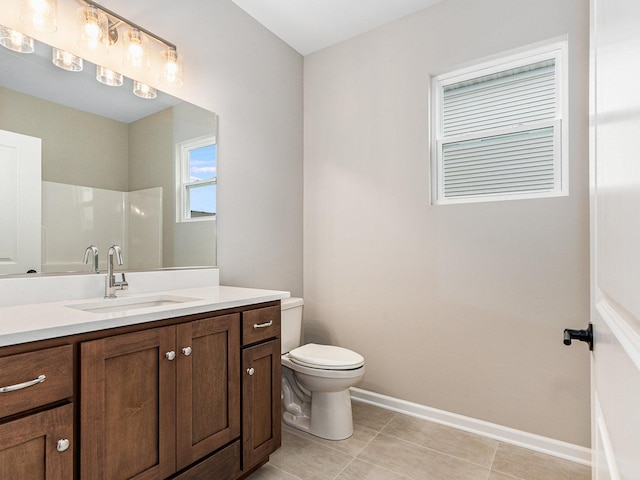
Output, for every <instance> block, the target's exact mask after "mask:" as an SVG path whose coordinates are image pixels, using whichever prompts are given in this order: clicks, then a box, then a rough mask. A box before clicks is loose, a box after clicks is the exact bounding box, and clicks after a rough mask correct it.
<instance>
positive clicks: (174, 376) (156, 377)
mask: <svg viewBox="0 0 640 480" xmlns="http://www.w3.org/2000/svg"><path fill="white" fill-rule="evenodd" d="M239 344H240V341H239V314H237V313H236V314H231V315H224V316H218V317H211V318H206V319H203V320H196V321H193V322H188V323H183V324H178V325H175V326H167V327H161V328H151V329H148V330H143V331H140V332H134V333H128V334H123V335H116V336H113V337H107V338H102V339H98V340H93V341H89V342H83V343H82V345H81V398H82V400H81V409H80V419H81V421H80V422H81V426H80V429H81V430H80V431H81V442H82V444H81V447H80V451H81V460H80V465H81V475H80V478H83V479H84V478H91V479H92V480H94V479H95V480H99V479H119V478H128V479H129V478H131V479H147V478H149V479H151V478H153V479H163V478H167V477H170V476H171V475H173V474H174V473H176V472H177V471H178V470H180V469H182V468H184V467H187V466H188V465H190V464H192V463H194V462H196V461H197V460H199V459H201V458H203V457H205V456H206V455H208V454H210V453H212V452H214V451H215V450H217V449H219V448H221V447H223V446H224V445H226V444H227V443H229V442H230V441H232V440H233V439H236V438H239V436H240V410H239V405H240V380H239V375H238V371H239V361H240V360H239V359H240V345H239Z"/></svg>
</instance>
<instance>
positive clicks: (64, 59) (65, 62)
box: [52, 47, 82, 72]
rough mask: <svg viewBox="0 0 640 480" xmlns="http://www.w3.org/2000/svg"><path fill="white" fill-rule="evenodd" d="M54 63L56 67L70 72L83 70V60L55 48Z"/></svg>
mask: <svg viewBox="0 0 640 480" xmlns="http://www.w3.org/2000/svg"><path fill="white" fill-rule="evenodd" d="M52 61H53V64H54V65H55V66H56V67H59V68H61V69H63V70H68V71H70V72H79V71H80V70H82V58H80V57H78V56H76V55H74V54H73V53H69V52H65V51H64V50H59V49H57V48H55V47H54V49H53V56H52Z"/></svg>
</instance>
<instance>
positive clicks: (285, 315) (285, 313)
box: [280, 297, 304, 353]
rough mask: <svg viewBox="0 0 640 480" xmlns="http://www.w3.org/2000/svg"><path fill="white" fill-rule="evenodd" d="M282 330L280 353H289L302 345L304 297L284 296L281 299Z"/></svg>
mask: <svg viewBox="0 0 640 480" xmlns="http://www.w3.org/2000/svg"><path fill="white" fill-rule="evenodd" d="M280 304H281V315H282V327H281V328H282V331H281V342H282V346H281V348H280V353H287V352H290V351H291V350H293V349H294V348H296V347H299V346H300V343H301V341H302V306H303V305H304V300H303V299H302V298H296V297H291V298H283V299H282V300H280Z"/></svg>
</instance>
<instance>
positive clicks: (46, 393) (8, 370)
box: [0, 345, 73, 417]
mask: <svg viewBox="0 0 640 480" xmlns="http://www.w3.org/2000/svg"><path fill="white" fill-rule="evenodd" d="M41 376H44V380H42V381H38V380H39V377H41ZM71 396H73V347H72V346H71V345H65V346H62V347H55V348H47V349H44V350H37V351H35V352H29V353H22V354H20V355H12V356H9V357H3V358H0V417H6V416H7V415H13V414H14V413H19V412H23V411H27V410H30V409H32V408H35V407H39V406H42V405H46V404H48V403H51V402H55V401H57V400H62V399H65V398H69V397H71Z"/></svg>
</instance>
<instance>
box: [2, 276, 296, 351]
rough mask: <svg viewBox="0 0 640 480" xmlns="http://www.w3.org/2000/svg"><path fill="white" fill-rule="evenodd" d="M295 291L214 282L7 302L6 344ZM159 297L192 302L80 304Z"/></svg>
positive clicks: (278, 297)
mask: <svg viewBox="0 0 640 480" xmlns="http://www.w3.org/2000/svg"><path fill="white" fill-rule="evenodd" d="M289 296H290V294H289V292H284V291H279V290H259V289H254V288H240V287H226V286H211V287H199V288H186V289H177V290H165V291H156V292H152V293H142V294H137V295H126V296H125V295H120V296H119V300H118V299H116V300H104V299H103V298H101V297H100V298H85V299H82V300H66V301H64V300H63V301H56V302H49V303H36V304H27V305H15V306H8V307H2V308H0V346H7V345H15V344H19V343H26V342H33V341H36V340H45V339H49V338H56V337H63V336H66V335H74V334H78V333H85V332H92V331H96V330H104V329H108V328H115V327H121V326H125V325H134V324H138V323H146V322H153V321H156V320H162V319H165V318H172V317H178V316H184V315H192V314H196V313H204V312H211V311H216V310H223V309H226V308H234V307H241V306H245V305H252V304H256V303H262V302H270V301H273V300H281V299H283V298H288V297H289ZM159 297H163V298H167V299H170V298H172V297H181V299H182V300H184V299H188V301H184V302H181V303H170V304H168V305H161V306H152V307H146V308H135V309H130V310H122V311H118V312H108V313H104V312H89V311H84V310H81V309H79V308H84V307H90V306H91V305H92V304H102V303H103V302H116V303H115V304H117V303H118V302H129V301H136V300H135V299H139V300H140V301H144V300H145V299H154V298H159ZM125 299H126V300H125ZM74 307H75V308H74Z"/></svg>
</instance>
